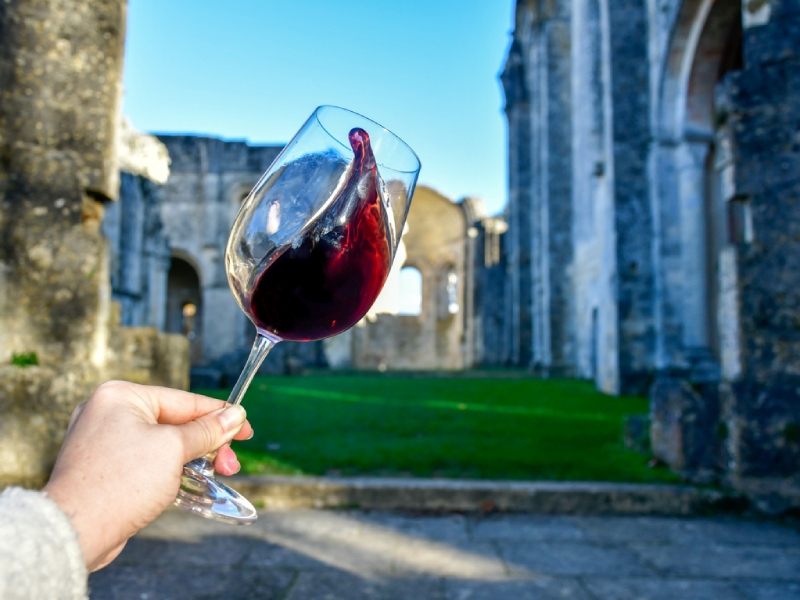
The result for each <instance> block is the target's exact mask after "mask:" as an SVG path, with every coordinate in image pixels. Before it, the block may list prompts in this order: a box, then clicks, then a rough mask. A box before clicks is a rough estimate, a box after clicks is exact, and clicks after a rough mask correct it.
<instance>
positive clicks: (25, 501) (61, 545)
mask: <svg viewBox="0 0 800 600" xmlns="http://www.w3.org/2000/svg"><path fill="white" fill-rule="evenodd" d="M86 581H87V573H86V565H85V564H84V561H83V554H82V553H81V548H80V545H79V544H78V535H77V534H76V533H75V530H74V529H73V528H72V524H71V523H70V522H69V519H68V518H67V516H66V515H65V514H64V513H63V512H61V509H60V508H59V507H58V505H57V504H56V503H55V502H53V501H52V500H50V499H49V498H48V497H47V496H46V495H45V494H43V493H42V492H35V491H31V490H23V489H20V488H8V489H6V490H5V491H4V492H3V493H2V494H0V598H3V599H4V600H32V599H36V600H38V599H40V598H54V599H59V600H61V599H64V600H73V599H84V598H86V597H87V595H86V587H87V583H86Z"/></svg>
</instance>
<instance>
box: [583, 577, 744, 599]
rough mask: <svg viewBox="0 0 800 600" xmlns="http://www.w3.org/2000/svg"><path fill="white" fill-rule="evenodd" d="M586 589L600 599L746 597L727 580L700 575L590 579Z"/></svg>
mask: <svg viewBox="0 0 800 600" xmlns="http://www.w3.org/2000/svg"><path fill="white" fill-rule="evenodd" d="M586 585H587V587H588V589H589V590H590V591H591V592H592V594H594V596H595V597H597V598H602V599H603V600H675V599H677V598H681V599H684V598H685V599H686V600H689V599H691V600H746V599H747V596H743V595H742V594H740V593H739V591H738V590H737V589H736V588H735V587H734V586H733V585H732V584H730V583H728V582H725V581H707V580H702V579H691V580H690V579H682V580H681V579H678V580H662V579H641V578H639V579H637V578H621V579H599V580H597V579H589V580H587V581H586Z"/></svg>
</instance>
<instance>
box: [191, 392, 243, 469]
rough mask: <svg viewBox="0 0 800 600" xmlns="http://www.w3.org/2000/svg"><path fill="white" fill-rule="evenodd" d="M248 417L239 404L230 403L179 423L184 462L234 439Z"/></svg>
mask: <svg viewBox="0 0 800 600" xmlns="http://www.w3.org/2000/svg"><path fill="white" fill-rule="evenodd" d="M246 418H247V413H246V412H245V410H244V408H242V407H241V405H239V404H234V405H229V406H226V407H225V408H222V409H220V410H215V411H214V412H211V413H208V414H207V415H204V416H202V417H200V418H199V419H195V420H194V421H189V422H188V423H184V424H183V425H179V426H178V429H179V430H180V432H181V436H182V437H183V452H184V459H185V460H184V462H189V461H190V460H194V459H195V458H199V457H201V456H203V455H205V454H208V453H209V452H211V451H212V450H216V449H217V448H219V447H220V446H222V445H223V444H227V443H228V442H230V441H231V440H232V439H233V436H235V435H236V434H237V433H238V432H239V430H240V429H241V428H242V425H243V424H244V422H245V419H246Z"/></svg>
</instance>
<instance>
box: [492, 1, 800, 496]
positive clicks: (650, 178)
mask: <svg viewBox="0 0 800 600" xmlns="http://www.w3.org/2000/svg"><path fill="white" fill-rule="evenodd" d="M514 25H515V30H514V33H513V39H512V43H511V45H510V48H509V51H508V58H507V61H506V65H505V69H504V72H503V74H502V75H501V80H502V83H503V87H504V90H505V94H506V106H505V110H506V116H507V120H508V128H509V142H508V156H509V158H508V161H509V203H508V208H507V215H506V216H507V219H508V224H509V229H508V232H507V234H505V236H504V241H505V253H506V256H505V260H506V265H507V273H506V285H507V289H506V297H507V307H506V311H505V312H504V314H503V321H504V323H503V327H502V328H501V329H502V330H503V332H504V335H503V336H497V337H495V338H494V340H495V341H494V343H495V344H496V345H497V347H498V348H497V351H496V352H497V354H498V355H500V356H503V357H508V358H507V361H508V362H509V363H511V364H515V365H519V366H528V365H529V364H531V366H532V367H533V369H532V373H533V374H534V375H538V376H549V375H552V374H553V373H566V374H577V375H581V376H583V377H591V378H593V379H594V380H595V382H596V384H597V386H598V387H599V389H601V390H603V391H606V392H609V393H620V392H621V393H631V394H644V393H645V392H646V391H647V390H648V389H650V387H651V385H652V391H651V393H650V395H651V400H653V402H652V406H653V410H654V412H653V414H652V415H651V416H652V419H653V432H654V436H653V443H654V444H655V445H656V447H655V448H654V449H655V450H656V455H657V456H658V457H660V458H662V459H663V460H665V461H666V462H667V463H668V464H670V465H671V466H672V467H673V468H675V469H678V470H681V471H682V472H683V473H684V474H685V475H687V476H690V477H692V478H695V479H698V480H707V481H710V480H712V479H718V478H720V477H721V480H724V481H727V482H729V483H733V484H735V485H738V486H740V487H742V488H744V487H746V486H747V483H746V481H745V480H746V479H748V478H751V479H752V478H754V479H764V478H777V479H781V478H782V479H784V480H785V481H788V482H794V484H795V487H797V485H796V483H797V476H798V469H799V468H800V454H798V453H800V442H798V441H797V438H800V436H798V435H795V433H796V432H797V431H800V425H799V424H800V413H798V411H799V410H800V408H799V407H800V399H798V398H797V390H798V389H800V383H798V382H800V379H798V377H800V366H799V365H798V358H797V357H798V356H800V347H798V336H797V329H798V323H797V319H796V314H797V312H798V308H800V300H799V298H800V296H798V291H797V290H798V285H797V281H796V279H797V277H796V274H797V273H798V272H800V264H798V263H799V262H800V258H799V257H800V246H798V243H797V239H798V236H799V235H800V233H798V225H797V223H798V222H800V214H796V213H798V210H800V209H798V206H800V205H798V203H797V198H798V195H800V184H799V183H798V175H797V174H798V172H800V162H799V161H800V158H798V157H800V154H798V148H800V146H799V145H798V134H797V123H798V121H799V120H800V116H798V110H800V109H798V106H800V102H798V99H799V98H800V85H799V84H798V81H800V74H799V73H800V71H798V69H800V57H799V56H798V51H797V48H796V39H797V33H798V31H800V10H798V6H797V3H796V2H795V1H793V0H771V1H769V2H757V1H750V0H746V1H744V2H729V1H726V0H714V1H710V2H706V3H702V9H701V4H700V3H698V2H695V1H692V0H665V1H664V2H660V3H659V6H658V10H653V7H652V6H650V5H649V4H648V3H647V2H644V1H642V0H621V1H615V2H608V1H607V0H576V1H574V2H570V3H565V2H551V3H549V4H542V3H532V2H526V1H522V0H520V1H519V2H517V6H516V14H515V22H514ZM478 279H480V276H479V277H478ZM657 378H658V381H657V380H656V379H657ZM679 379H682V380H683V381H682V382H680V381H678V380H679ZM654 382H655V384H654ZM653 384H654V385H653ZM660 419H666V420H665V421H664V422H659V420H660ZM765 501H766V500H765ZM773 504H775V503H773ZM775 505H776V506H777V504H775Z"/></svg>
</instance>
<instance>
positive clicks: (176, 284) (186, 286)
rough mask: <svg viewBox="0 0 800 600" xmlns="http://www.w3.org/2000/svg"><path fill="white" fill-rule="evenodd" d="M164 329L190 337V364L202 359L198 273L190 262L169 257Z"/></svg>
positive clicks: (201, 313)
mask: <svg viewBox="0 0 800 600" xmlns="http://www.w3.org/2000/svg"><path fill="white" fill-rule="evenodd" d="M167 332H169V333H179V334H182V335H185V336H186V337H187V338H189V360H190V363H191V364H192V365H197V364H200V363H201V362H202V360H203V303H202V294H201V291H200V277H199V276H198V274H197V271H196V270H195V268H194V267H193V266H192V265H191V264H189V262H187V261H185V260H183V259H181V258H177V257H174V256H173V257H172V260H171V261H170V267H169V274H168V275H167Z"/></svg>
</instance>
